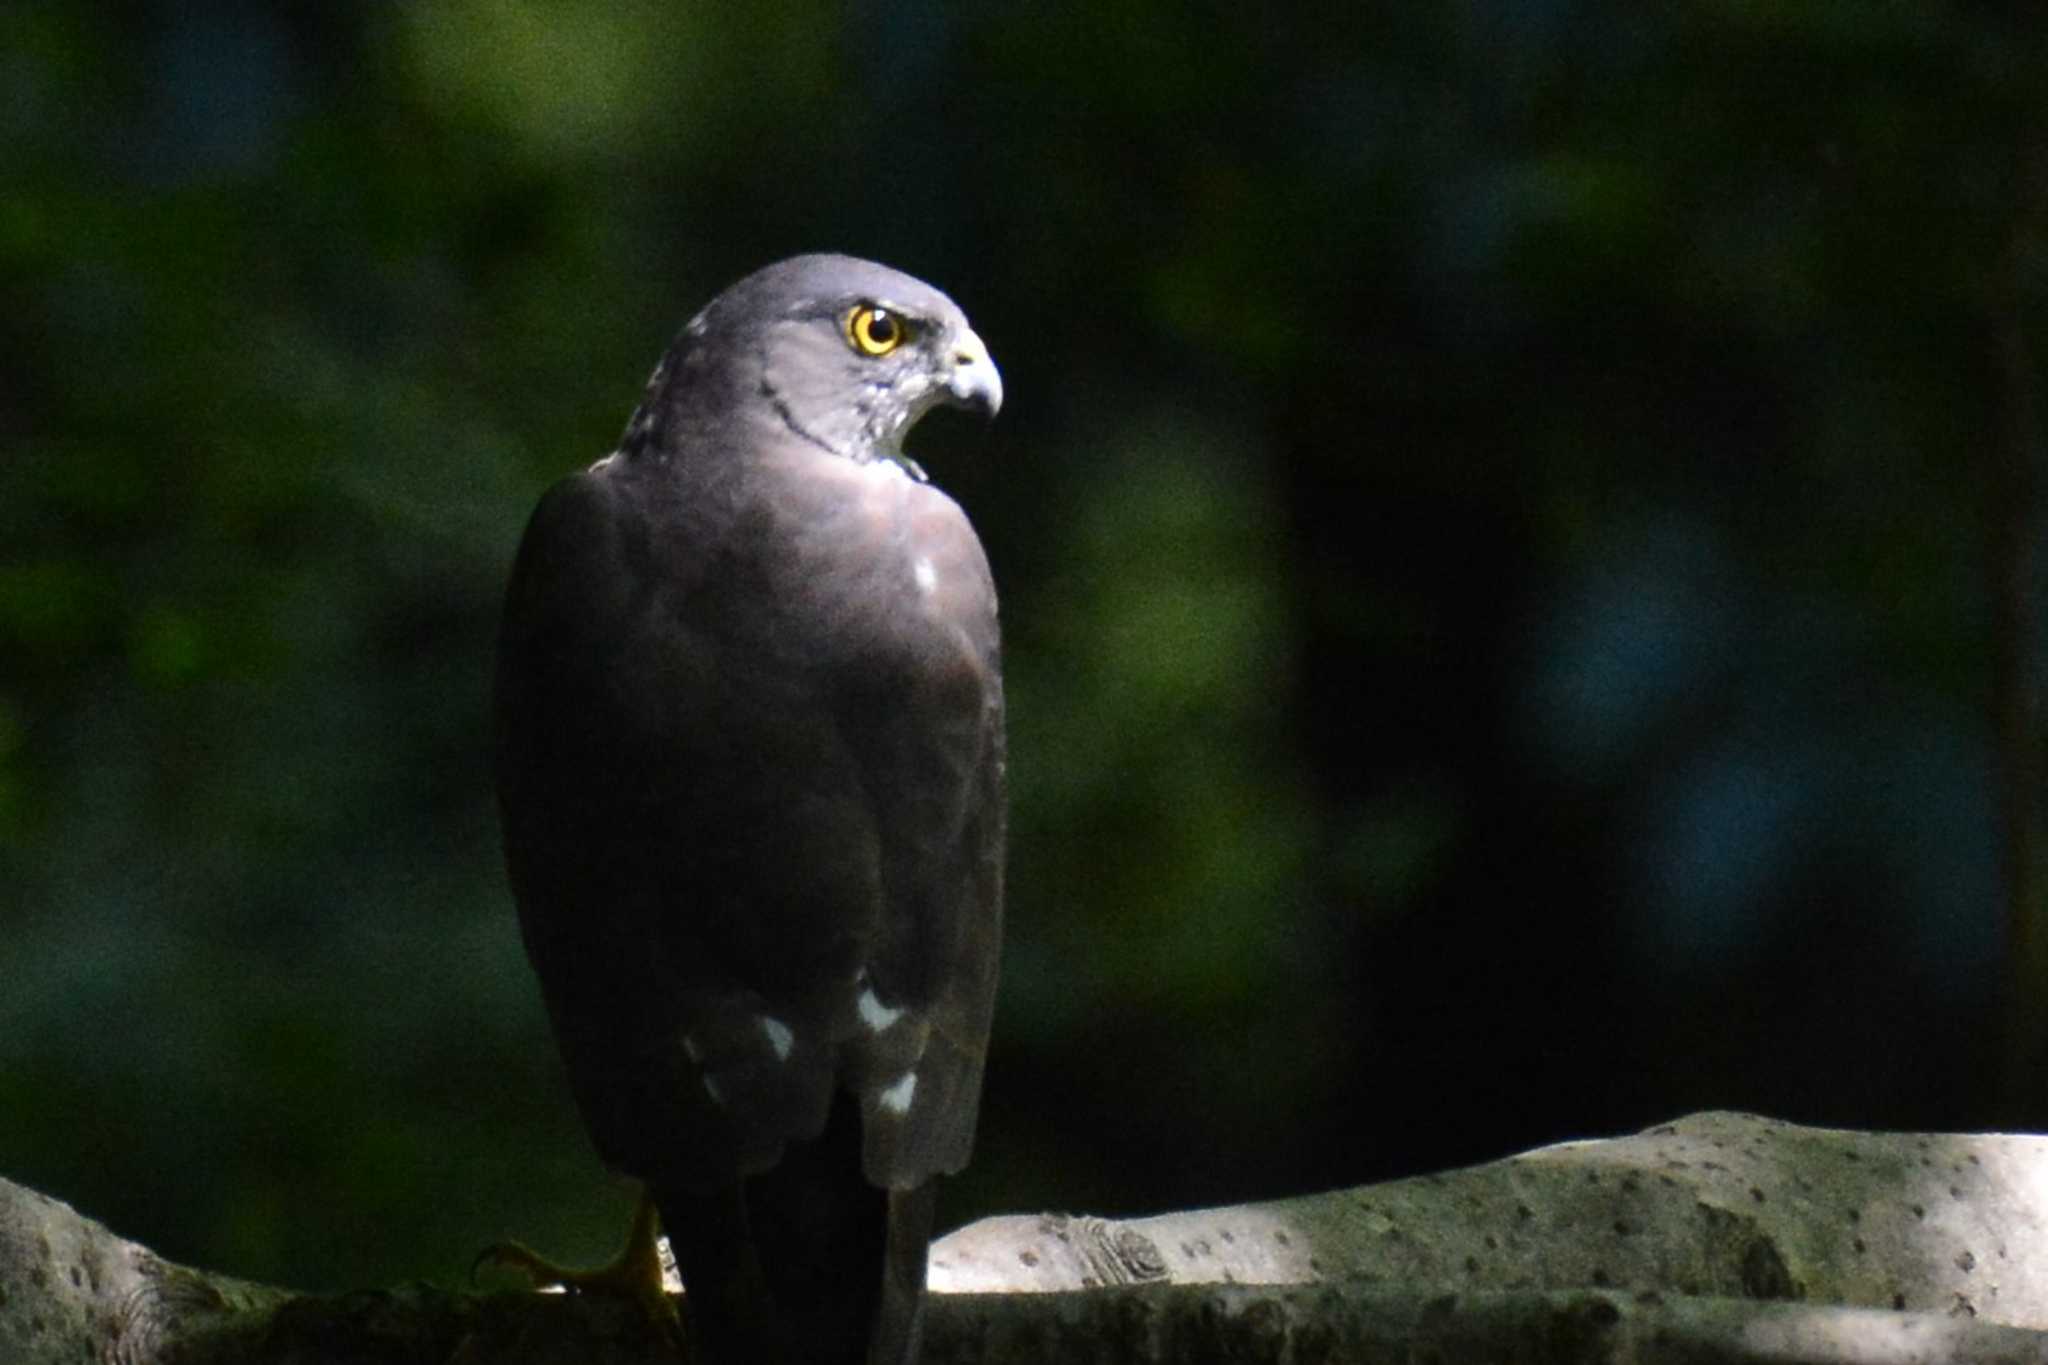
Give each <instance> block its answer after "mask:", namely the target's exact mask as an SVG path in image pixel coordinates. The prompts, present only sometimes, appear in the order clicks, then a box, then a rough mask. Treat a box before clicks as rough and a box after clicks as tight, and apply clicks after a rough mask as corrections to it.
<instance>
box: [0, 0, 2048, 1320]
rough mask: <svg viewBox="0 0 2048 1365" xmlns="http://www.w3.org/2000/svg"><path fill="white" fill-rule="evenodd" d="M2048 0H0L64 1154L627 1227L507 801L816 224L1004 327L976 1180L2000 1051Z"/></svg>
mask: <svg viewBox="0 0 2048 1365" xmlns="http://www.w3.org/2000/svg"><path fill="white" fill-rule="evenodd" d="M2036 27H2037V26H2036V25H2034V24H2033V22H2032V20H2031V18H2030V17H2029V16H2028V14H2027V13H2026V12H2025V11H2022V10H2020V9H2019V8H2017V7H2014V8H2012V9H2011V10H2010V11H2009V12H2008V11H2007V10H2005V9H2002V8H2000V7H1998V6H1995V5H1991V4H1982V3H1977V4H1965V3H1960V2H1956V3H1935V0H1897V2H1896V3H1889V4H1882V5H1855V6H1845V5H1841V4H1837V3H1826V2H1825V0H1812V2H1811V3H1789V4H1752V3H1739V2H1738V0H1690V2H1689V3H1686V4H1680V5H1676V6H1664V7H1643V6H1627V5H1614V4H1593V3H1573V2H1572V0H1534V2H1533V3H1511V2H1510V0H1465V2H1463V3H1452V4H1443V5H1422V6H1407V7H1390V8H1389V7H1364V8H1360V9H1357V10H1352V11H1345V10H1336V11H1331V10H1329V9H1328V8H1327V7H1324V8H1321V9H1317V8H1314V7H1306V6H1304V7H1298V8H1293V9H1288V8H1283V9H1280V10H1277V11H1275V10H1272V9H1261V8H1259V7H1256V6H1235V7H1226V6H1201V5H1198V6H1180V5H1164V4H1146V3H1134V4H1101V5H1081V4H1064V3H1046V4H1036V3H1027V4H1004V5H994V4H972V3H970V4H946V5H941V4H938V3H932V2H930V0H916V2H914V3H904V4H892V5H887V6H883V5H879V4H872V3H857V4H848V5H827V4H823V3H804V2H803V0H776V2H771V3H758V4H754V5H750V6H746V7H712V6H692V5H660V4H653V3H645V4H642V3H633V4H627V5H614V4H609V3H597V2H596V0H574V2H572V3H563V4H554V5H548V6H540V5H536V4H531V3H524V2H523V0H460V2H458V3H450V4H437V5H415V6H388V5H369V4H363V5H342V6H327V7H319V8H317V9H315V10H310V11H305V12H300V11H295V10H290V9H276V8H270V7H258V6H252V5H244V4H234V3H199V4H188V5H181V6H175V7H173V6H158V7H149V6H142V7H112V8H109V7H101V6H88V5H83V4H54V3H52V4H45V3H37V2H36V0H29V3H26V4H22V5H16V6H12V7H10V8H7V9H5V10H0V187H4V193H0V1173H5V1174H7V1175H9V1176H11V1177H14V1178H17V1179H21V1180H25V1181H27V1182H29V1183H31V1184H34V1185H37V1186H39V1187H41V1188H45V1189H48V1190H50V1191H52V1192H54V1193H56V1194H59V1195H60V1196H63V1197H65V1198H68V1199H70V1200H72V1201H74V1202H76V1203H77V1204H78V1205H80V1206H81V1207H82V1208H83V1209H84V1210H85V1211H87V1212H89V1213H91V1214H93V1215H95V1216H98V1217H101V1218H103V1219H105V1220H107V1221H109V1222H111V1223H113V1224H114V1225H115V1226H116V1227H118V1228H119V1229H121V1230H122V1231H124V1232H127V1233H130V1234H132V1235H136V1236H140V1237H143V1238H144V1239H146V1240H148V1241H150V1242H151V1243H152V1244H153V1245H156V1246H157V1247H158V1248H159V1249H160V1250H162V1251H164V1252H165V1253H166V1254H169V1255H172V1256H174V1257H179V1258H183V1259H189V1260H195V1261H200V1262H204V1263H208V1264H212V1265H216V1266H219V1267H221V1268H223V1269H228V1270H233V1271H236V1272H240V1273H243V1274H247V1275H251V1276H257V1277H263V1278H269V1279H275V1280H280V1281H284V1282H290V1283H297V1284H304V1285H314V1286H318V1285H345V1284H361V1283H373V1282H380V1281H388V1280H393V1279H398V1278H403V1277H428V1278H434V1279H440V1280H444V1281H445V1280H451V1279H454V1278H456V1277H458V1276H459V1275H460V1274H461V1272H462V1270H463V1269H464V1268H465V1267H466V1266H467V1264H468V1260H469V1256H470V1255H471V1254H472V1253H473V1252H474V1251H475V1250H476V1249H477V1248H478V1247H480V1246H482V1245H483V1244H484V1243H486V1242H489V1241H492V1240H495V1239H497V1238H499V1237H501V1236H504V1235H508V1234H511V1235H518V1236H521V1237H523V1238H525V1239H526V1240H529V1241H531V1242H533V1243H535V1244H537V1245H540V1246H543V1247H545V1248H547V1249H548V1250H549V1251H551V1252H555V1253H558V1254H561V1255H565V1256H570V1257H575V1256H585V1257H589V1258H593V1259H594V1258H595V1257H597V1256H598V1255H600V1254H602V1253H603V1252H605V1251H606V1250H607V1249H608V1247H609V1244H610V1242H611V1241H612V1239H613V1237H614V1236H615V1234H616V1233H617V1231H618V1229H619V1226H620V1220H621V1219H622V1217H623V1209H624V1206H625V1196H624V1193H623V1192H622V1191H621V1190H620V1189H619V1188H618V1187H617V1186H616V1185H615V1184H613V1183H611V1182H609V1181H608V1180H607V1178H606V1177H604V1176H603V1174H602V1173H601V1172H600V1171H599V1170H598V1168H597V1165H596V1162H595V1160H594V1158H593V1157H592V1156H591V1155H590V1154H589V1152H588V1148H587V1144H586V1143H585V1140H584V1138H583V1136H582V1134H581V1132H580V1131H579V1129H578V1126H577V1122H576V1119H575V1116H574V1114H573V1112H572V1111H571V1109H570V1107H569V1103H568V1099H567V1095H566V1092H565V1090H564V1087H563V1085H562V1082H561V1079H560V1076H559V1073H558V1070H557V1067H556V1063H555V1061H554V1057H553V1052H552V1048H551V1045H550V1043H549V1041H548V1039H547V1036H546V1029H545V1024H544V1021H543V1019H542V1017H541V1013H540V1009H539V1005H538V1000H537V998H536V995H535V992H534V989H533V986H532V984H531V981H530V979H529V977H528V975H527V972H526V968H525V965H524V962H523V960H522V958H521V955H520V949H519V945H518V941H517V934H516V930H515V928H514V924H513V919H512V915H511V910H510V905H509V900H508V897H507V893H506V891H505V888H504V885H503V880H502V876H501V874H500V872H499V869H498V864H497V848H496V832H495V826H494V815H493V811H492V807H491V798H490V791H489V774H488V763H487V754H486V738H485V716H486V709H487V695H486V693H487V680H488V670H489V657H490V648H491V635H492V631H493V628H494V623H495V615H496V609H497V595H498V593H499V591H500V586H501V583H502V579H503V576H504V573H505V570H506V568H507V565H508V562H509V559H510V555H511V552H512V549H513V547H514V545H515V543H516V540H517V536H518V532H519V528H520V525H521V522H522V519H523V517H524V516H525V514H526V511H527V510H528V509H529V508H530V506H531V505H532V502H533V500H534V499H535V498H536V497H537V495H538V493H539V490H540V489H541V488H542V487H543V486H544V485H545V484H546V483H547V482H548V481H550V480H551V479H553V478H555V477H558V476H559V475H560V474H562V473H564V472H566V471H568V470H570V469H572V468H575V467H577V466H579V465H581V464H583V463H586V462H588V461H589V460H591V459H594V458H596V457H597V456H600V455H602V454H603V453H605V451H606V450H607V449H608V448H609V446H610V443H611V441H612V440H613V438H614V437H615V435H616V433H617V431H618V429H619V427H620V426H621V424H622V423H623V422H624V420H625V418H626V416H627V414H628V412H629V411H630V409H631V407H632V405H633V403H634V402H635V400H636V397H637V395H638V392H639V387H640V384H641V382H642V380H643V379H644V377H645V374H646V373H647V371H648V370H649V369H650V368H651V367H652V365H653V363H654V361H655V359H656V358H657V356H658V355H659V353H660V351H661V349H662V347H663V345H664V344H665V341H666V339H667V337H668V336H669V334H670V333H671V332H672V331H673V329H674V328H675V327H676V326H678V325H679V324H680V322H681V321H682V320H683V319H684V318H685V317H687V316H688V314H689V313H690V312H691V311H693V310H694V309H695V308H696V307H697V306H698V305H699V304H700V303H701V302H702V301H703V300H705V299H706V298H708V297H709V296H710V295H711V294H712V293H714V292H715V291H716V290H717V289H718V288H720V287H721V286H722V285H723V284H725V283H726V282H728V281H729V280H730V279H732V278H734V277H736V276H737V275H739V274H741V273H743V272H744V271H746V270H748V269H751V268H753V267H755V266H757V265H760V264H762V263H765V262H766V261H768V260H771V259H774V258H776V257H779V256H781V255H785V254H788V253H790V252H792V251H797V250H804V249H839V250H849V251H853V252H856V253H859V254H865V255H871V256H874V257H877V258H879V259H882V260H886V261H888V262H890V263H891V264H894V265H898V266H900V267H903V268H905V269H909V270H911V271H913V272H915V273H917V274H920V275H923V276H924V277H926V278H928V279H931V280H932V281H934V282H935V283H937V284H939V285H941V286H942V287H944V288H946V289H948V290H949V291H950V292H951V293H953V295H954V296H955V297H956V298H957V299H958V300H959V301H960V302H961V303H962V304H963V306H965V307H966V308H967V310H968V311H969V313H970V315H971V316H973V318H974V319H975V322H976V325H977V328H978V329H979V330H980V332H981V333H982V335H983V336H984V337H986V338H987V339H988V340H989V342H990V345H991V347H992V349H993V351H994V353H995V355H996V357H997V359H998V361H999V363H1001V364H1002V366H1003V368H1004V371H1005V375H1006V378H1007V381H1008V387H1009V392H1010V400H1009V409H1008V410H1007V411H1006V412H1005V413H1004V414H1003V417H1002V420H1001V421H1000V422H999V423H997V424H996V425H995V426H994V427H992V428H990V429H988V430H986V431H982V430H979V429H976V428H974V427H972V426H970V425H968V424H966V423H961V422H954V421H950V420H949V419H947V418H943V417H941V418H935V419H934V420H933V422H932V423H931V424H930V425H929V427H928V428H927V429H925V430H924V431H922V432H921V433H920V435H919V438H918V442H917V444H918V447H919V454H920V458H921V459H922V460H923V461H924V463H925V464H926V465H927V467H928V468H930V469H931V470H933V472H934V474H935V476H936V477H937V479H938V481H939V482H940V483H942V484H943V485H944V486H946V487H947V488H948V489H949V490H951V491H952V492H954V493H955V495H956V496H957V497H958V498H959V499H960V500H961V501H962V502H963V504H964V505H966V506H967V508H968V509H969V511H970V512H971V513H972V514H973V515H974V517H975V519H976V521H977V524H979V525H980V526H981V527H982V530H983V534H984V538H985V539H986V540H987V542H988V543H989V546H990V550H991V555H992V558H993V560H994V562H995V565H996V569H997V574H998V578H999V580H1000V582H1001V584H1002V587H1003V589H1004V594H1005V598H1004V601H1005V607H1004V609H1005V615H1006V622H1007V628H1008V632H1009V644H1008V650H1009V656H1008V657H1009V676H1010V679H1011V689H1012V707H1013V740H1012V748H1013V754H1014V757H1013V774H1014V788H1015V801H1016V810H1015V817H1014V825H1015V837H1014V841H1013V852H1012V871H1011V886H1012V897H1013V900H1012V916H1011V922H1012V925H1013V928H1012V933H1011V943H1010V950H1009V954H1008V957H1007V961H1006V973H1007V975H1006V983H1005V994H1004V997H1003V1001H1002V1009H1001V1017H1000V1020H999V1042H998V1051H997V1056H996V1058H995V1063H994V1067H993V1070H992V1073H991V1079H990V1090H989V1096H988V1105H987V1110H986V1113H985V1116H984V1121H983V1138H982V1144H981V1157H980V1160H979V1162H978V1164H977V1166H976V1167H975V1168H974V1170H973V1171H972V1172H970V1174H969V1175H968V1176H967V1177H965V1178H964V1179H963V1180H962V1181H960V1182H957V1184H956V1188H955V1189H954V1191H953V1193H952V1197H951V1200H950V1202H949V1204H948V1212H949V1214H950V1215H951V1216H952V1217H954V1218H964V1217H967V1216H970V1215H973V1214H976V1213H981V1212H989V1211H993V1210H996V1209H1002V1208H1026V1207H1045V1206H1062V1207H1088V1208H1092V1209H1099V1210H1105V1211H1110V1210H1117V1209H1131V1208H1143V1207H1153V1206H1157V1205H1158V1204H1161V1203H1167V1202H1183V1201H1189V1200H1196V1199H1227V1198H1237V1197H1249V1196H1254V1195H1261V1194H1276V1193H1281V1192H1285V1191H1290V1190H1294V1189H1299V1188H1303V1187H1305V1186H1306V1185H1308V1184H1312V1183H1333V1182H1336V1181H1339V1180H1353V1179H1363V1178H1366V1177H1367V1176H1370V1175H1374V1174H1386V1173H1389V1172H1395V1171H1407V1170H1414V1169H1421V1168H1423V1167H1425V1166H1427V1165H1432V1164H1442V1163H1444V1162H1448V1161H1452V1160H1464V1159H1470V1158H1473V1157H1476V1156H1479V1155H1483V1154H1485V1153H1487V1152H1492V1151H1502V1150H1507V1149H1509V1148H1512V1147H1514V1146H1517V1145H1521V1144H1523V1143H1526V1142H1532V1141H1536V1140H1540V1139H1542V1138H1545V1137H1552V1136H1559V1135H1563V1134H1569V1133H1583V1132H1589V1131H1596V1130H1598V1129H1601V1128H1603V1127H1614V1126H1619V1125H1623V1124H1626V1123H1629V1122H1636V1121H1648V1120H1651V1119H1655V1118H1659V1117H1665V1116H1667V1115H1668V1114H1669V1113H1671V1112H1675V1111H1676V1110H1677V1109H1679V1108H1681V1107H1686V1106H1696V1105H1701V1104H1709V1103H1719V1104H1746V1105H1749V1106H1752V1107H1759V1108H1766V1109H1772V1110H1775V1111H1776V1112H1780V1113H1783V1114H1786V1115H1787V1116H1789V1117H1808V1118H1825V1119H1832V1120H1836V1121H1842V1122H1863V1123H1880V1122H1897V1123H1909V1122H1918V1123H1926V1124H1929V1125H1939V1126H1965V1125H1967V1124H1969V1123H1970V1122H1972V1121H1976V1120H1977V1119H1978V1116H1980V1115H1982V1114H1984V1113H1987V1112H1989V1110H1988V1106H1989V1104H1990V1100H1989V1098H1988V1097H1989V1082H1988V1075H1989V1072H1988V1070H1987V1068H1988V1066H1989V1062H1988V1061H1987V1060H1986V1058H1987V1057H1989V1056H1990V1055H1991V1054H1992V1053H1994V1052H1995V1041H1994V1038H1993V1035H1992V1033H1991V1032H1990V1029H1991V1025H1992V1022H1993V1020H1994V1017H1995V1016H1993V1015H1992V1014H1990V1013H1988V1012H1987V1011H1988V1010H1989V1007H1990V999H1991V996H1992V993H1993V992H1994V991H1995V988H1996V981H1997V976H1996V972H1997V960H1998V951H1999V950H1998V937H1997V932H1998V919H1997V913H1998V909H1997V887H1996V877H1995V875H1994V857H1993V855H1994V846H1993V843H1992V833H1991V830H1992V819H1991V797H1990V787H1989V769H1990V762H1989V759H1990V754H1989V750H1988V745H1989V739H1988V734H1987V730H1986V727H1985V723H1984V721H1983V719H1982V710H1983V700H1984V694H1985V690H1986V687H1987V672H1986V669H1987V663H1986V660H1987V658H1988V641H1987V630H1988V624H1987V623H1988V619H1989V615H1988V610H1987V608H1986V606H1985V590H1984V588H1983V586H1982V584H1983V579H1984V576H1985V571H1986V565H1985V563H1984V551H1983V548H1982V546H1983V544H1984V535H1983V530H1982V514H1983V511H1984V507H1983V504H1984V502H1985V499H1986V488H1985V485H1984V483H1983V481H1982V478H1981V474H1980V471H1981V469H1982V468H1983V466H1984V463H1985V461H1986V460H1987V458H1989V457H1990V456H1991V455H1992V454H1993V453H1995V451H1996V449H1997V443H1998V441H1999V440H2000V439H2001V438H2000V435H1999V431H2000V413H2001V411H2002V410H2003V409H2004V408H2005V406H2006V405H2008V404H2009V403H2010V402H2011V401H2012V399H2013V396H2014V395H2013V394H2012V392H2011V386H2010V384H2009V383H2008V382H2006V381H2002V380H2001V378H2000V376H1999V373H1998V370H1997V367H1996V366H1995V365H1994V364H1993V362H1992V356H1991V350H1990V341H1989V336H1990V333H1991V331H1992V329H1993V327H1994V325H1995V321H1996V319H1998V318H1999V317H2002V316H2016V317H2018V318H2020V319H2022V320H2023V322H2024V324H2025V325H2026V326H2027V327H2028V328H2029V329H2030V335H2032V334H2037V333H2038V330H2039V327H2040V324H2041V323H2042V322H2043V321H2044V319H2043V316H2042V302H2043V299H2042V289H2043V278H2042V271H2043V264H2044V262H2043V258H2042V254H2041V249H2042V244H2041V240H2040V237H2039V234H2038V228H2039V224H2038V222H2034V221H2032V218H2030V215H2032V217H2033V218H2037V217H2038V215H2039V212H2040V206H2039V203H2038V200H2039V198H2040V191H2039V190H2038V188H2031V189H2030V187H2029V183H2028V171H2027V167H2028V166H2029V164H2030V159H2031V164H2033V165H2036V166H2038V165H2039V164H2040V163H2041V160H2042V158H2043V157H2044V156H2048V152H2044V150H2043V148H2044V143H2043V139H2044V136H2048V130H2044V126H2043V123H2042V110H2041V105H2040V92H2041V91H2042V90H2044V89H2048V54H2044V51H2043V41H2044V39H2043V38H2042V37H2041V36H2040V35H2039V34H2038V33H2036V31H2035V29H2036ZM2030 206H2031V207H2030ZM2030 382H2033V383H2034V384H2035V385H2036V387H2038V367H2036V370H2035V373H2034V374H2033V375H2031V376H2030ZM2035 1098H2036V1099H2037V1100H2039V1101H2043V1105H2042V1107H2043V1121H2048V1091H2044V1094H2043V1095H2040V1096H2036V1097H2035ZM1360 1112H1368V1113H1372V1114H1374V1115H1375V1116H1376V1117H1375V1118H1374V1119H1373V1120H1371V1121H1369V1122H1368V1123H1365V1124H1361V1123H1360V1122H1359V1120H1358V1118H1357V1114H1358V1113H1360Z"/></svg>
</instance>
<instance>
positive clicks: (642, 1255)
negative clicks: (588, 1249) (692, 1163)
mask: <svg viewBox="0 0 2048 1365" xmlns="http://www.w3.org/2000/svg"><path fill="white" fill-rule="evenodd" d="M658 1220H659V1215H658V1214H657V1213H656V1212H655V1208H654V1201H653V1200H652V1199H651V1198H649V1197H648V1195H647V1192H646V1191H645V1190H642V1191H641V1192H640V1198H639V1201H638V1202H637V1203H636V1204H634V1206H633V1226H632V1229H631V1230H630V1231H629V1232H628V1233H627V1234H626V1245H625V1247H624V1248H623V1249H621V1250H620V1252H619V1254H618V1256H617V1257H616V1258H614V1259H613V1260H612V1261H611V1262H610V1263H609V1264H606V1265H601V1266H597V1267H594V1268H592V1269H588V1270H578V1269H573V1268H571V1267H568V1266H560V1265H556V1264H555V1263H554V1262H552V1261H550V1260H547V1259H546V1258H544V1257H543V1256H541V1255H540V1254H539V1253H538V1252H536V1251H534V1250H533V1249H531V1248H530V1247H526V1246H523V1245H521V1244H520V1243H518V1242H499V1243H497V1244H496V1245H494V1246H487V1247H485V1248H484V1249H483V1250H482V1251H480V1252H478V1253H477V1256H476V1260H475V1261H474V1262H472V1263H471V1264H470V1268H469V1278H470V1279H471V1281H474V1280H475V1279H476V1277H477V1272H478V1271H480V1270H482V1269H483V1268H484V1267H485V1266H490V1267H492V1268H494V1269H502V1270H511V1271H514V1272H516V1273H518V1274H520V1275H523V1276H525V1277H526V1280H527V1282H528V1283H529V1284H531V1285H532V1286H533V1287H534V1288H535V1289H541V1288H545V1287H547V1286H550V1285H559V1286H560V1287H561V1288H563V1289H565V1290H567V1291H569V1292H570V1293H574V1294H602V1295H606V1296H609V1297H612V1298H620V1299H626V1300H628V1301H630V1302H632V1303H634V1304H636V1305H638V1306H639V1308H640V1311H641V1312H642V1313H643V1314H644V1315H645V1316H646V1318H647V1320H648V1321H649V1322H650V1323H652V1324H653V1325H654V1327H655V1329H656V1330H657V1331H658V1332H659V1333H660V1334H661V1335H662V1336H663V1337H665V1338H666V1339H667V1340H668V1341H670V1342H671V1343H673V1344H675V1345H676V1346H678V1347H680V1346H681V1345H682V1340H683V1327H682V1320H681V1318H680V1317H679V1316H678V1315H677V1313H676V1306H675V1303H674V1301H672V1300H671V1299H670V1298H669V1296H668V1290H667V1286H666V1285H665V1284H664V1283H663V1266H662V1256H661V1243H660V1239H659V1237H658V1236H657V1235H656V1227H657V1224H658Z"/></svg>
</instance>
